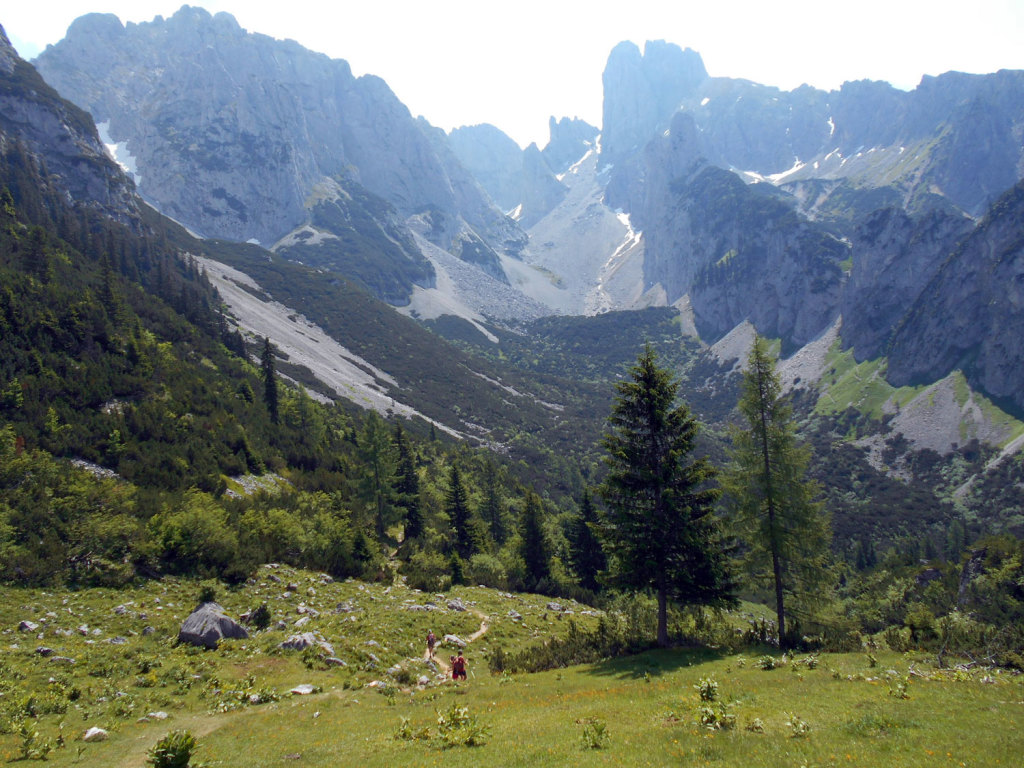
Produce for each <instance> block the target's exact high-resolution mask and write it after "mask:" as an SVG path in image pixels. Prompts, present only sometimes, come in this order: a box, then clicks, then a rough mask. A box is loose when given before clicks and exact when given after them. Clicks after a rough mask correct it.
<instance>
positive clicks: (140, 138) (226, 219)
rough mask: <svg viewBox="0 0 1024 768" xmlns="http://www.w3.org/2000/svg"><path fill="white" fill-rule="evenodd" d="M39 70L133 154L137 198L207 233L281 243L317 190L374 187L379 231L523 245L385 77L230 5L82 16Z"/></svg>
mask: <svg viewBox="0 0 1024 768" xmlns="http://www.w3.org/2000/svg"><path fill="white" fill-rule="evenodd" d="M37 66H38V68H39V70H40V72H41V73H42V74H43V76H44V77H46V79H47V80H48V81H49V82H51V83H53V84H54V85H55V86H56V87H57V88H58V89H59V90H60V91H61V93H63V94H64V95H65V96H66V97H68V98H70V99H72V100H73V101H75V102H76V103H78V104H79V105H80V106H82V107H83V108H85V109H87V110H88V111H90V112H91V113H92V114H93V116H94V117H95V119H96V120H97V121H100V122H103V123H105V127H106V129H107V131H108V133H109V136H110V139H111V142H112V143H113V144H115V145H116V146H117V148H118V151H119V152H124V153H126V154H128V155H130V156H131V162H132V163H133V164H134V167H135V168H136V169H137V173H138V178H139V179H140V180H139V181H138V184H139V189H140V191H141V193H142V194H143V196H144V197H146V198H147V199H148V200H149V201H150V202H152V203H153V204H154V205H155V207H157V208H158V209H159V210H160V211H161V212H163V213H166V214H168V215H170V216H171V217H173V218H175V219H177V220H178V221H180V222H182V223H184V224H186V225H188V226H189V227H190V228H192V229H193V230H195V231H197V232H199V233H201V234H203V235H206V236H214V237H221V238H226V239H231V240H250V239H254V240H256V241H258V242H260V243H263V244H266V245H270V244H273V243H275V242H277V241H279V240H281V239H282V238H284V237H286V236H288V235H289V234H290V233H292V232H294V231H296V230H297V229H298V228H302V227H303V226H305V225H306V224H308V223H309V222H310V221H311V218H312V217H313V216H314V215H315V213H316V212H315V211H314V210H313V209H314V208H315V207H316V205H317V202H318V201H319V199H320V196H319V195H318V193H317V190H318V189H321V188H326V187H330V186H331V184H332V183H340V184H342V186H345V187H346V188H349V187H352V186H353V185H354V186H356V187H359V188H360V189H362V190H364V191H365V192H366V195H362V194H360V195H358V196H357V197H358V198H359V200H360V201H361V202H360V205H366V206H369V210H367V211H365V212H364V213H366V214H367V215H368V216H369V217H370V218H378V219H380V221H378V223H377V224H373V225H370V224H367V226H368V227H369V231H370V232H371V237H372V238H376V237H377V236H378V235H379V232H380V227H381V226H383V227H384V229H387V228H388V227H390V226H392V224H393V222H391V221H390V217H391V216H392V212H390V209H388V206H392V207H393V209H394V211H393V213H394V215H397V216H398V217H399V220H402V221H404V220H405V219H408V218H409V217H412V216H415V215H419V214H421V213H422V212H424V211H433V212H435V213H436V215H437V216H439V217H441V218H443V219H444V220H445V221H447V222H451V223H452V226H449V227H447V228H446V229H445V232H447V233H448V236H450V237H451V238H455V237H456V236H457V235H458V233H459V231H460V230H461V229H468V230H472V232H473V233H474V236H476V237H480V238H482V239H483V240H485V241H486V242H488V243H490V244H491V245H492V246H493V247H496V248H498V249H500V250H508V249H509V248H510V247H512V248H515V247H521V245H519V241H520V240H521V239H522V234H521V233H520V232H519V231H518V228H517V227H516V224H515V222H513V221H511V220H508V219H506V218H505V217H504V216H503V215H502V213H501V212H500V211H498V210H497V209H496V208H495V207H494V205H493V204H492V203H491V201H490V200H489V199H488V198H487V196H486V195H485V194H484V193H483V191H482V190H481V188H480V186H479V184H477V182H476V181H475V180H474V179H472V177H471V176H470V175H469V174H468V173H467V172H466V170H465V169H464V168H463V167H462V166H461V165H460V164H459V162H458V160H457V159H456V158H455V156H454V155H453V154H452V152H451V150H450V148H449V147H448V146H447V141H446V138H445V136H444V134H443V132H439V131H437V130H436V129H433V128H432V127H431V126H430V125H429V124H426V123H425V121H417V120H415V119H414V118H413V117H412V115H411V114H410V112H409V110H408V109H407V108H406V107H405V105H404V104H402V103H401V102H400V101H399V100H398V98H397V97H396V96H395V95H394V93H393V92H392V91H391V89H390V88H389V87H388V85H387V83H385V82H384V81H383V80H381V79H380V78H378V77H374V76H370V75H367V76H363V77H359V78H356V77H353V75H352V70H351V68H350V67H349V65H348V63H347V62H346V61H344V60H341V59H331V58H329V57H328V56H325V55H324V54H320V53H315V52H313V51H309V50H306V49H305V48H303V47H302V46H300V45H299V44H298V43H295V42H294V41H280V40H275V39H273V38H271V37H269V36H267V35H260V34H251V33H249V32H246V31H245V30H244V29H242V28H241V27H240V26H239V24H238V22H237V21H236V20H235V19H234V17H232V16H231V15H229V14H225V13H219V14H217V15H213V16H211V15H210V13H209V12H207V11H206V10H204V9H202V8H194V7H190V6H184V7H182V8H181V9H180V10H179V11H178V12H177V13H175V14H174V15H173V16H171V17H170V18H168V19H164V18H163V17H157V18H156V19H154V20H153V21H151V22H145V23H140V24H128V25H127V26H121V24H120V22H119V21H117V19H116V17H112V16H102V15H90V16H86V17H83V18H82V19H79V20H78V21H76V22H75V23H74V24H72V25H71V28H70V29H69V31H68V35H67V37H66V38H65V39H64V40H62V41H61V42H59V43H57V44H56V45H54V46H51V47H50V48H48V49H47V50H46V51H45V52H44V53H43V54H42V55H41V56H40V57H39V58H38V59H37ZM438 133H440V136H439V135H438ZM385 209H388V211H389V212H388V213H386V214H385V213H383V211H385ZM347 210H348V213H349V214H351V215H354V210H353V209H347ZM381 217H383V218H381ZM342 218H344V217H342ZM357 218H358V219H359V220H360V221H364V222H365V220H364V219H363V218H361V217H357ZM384 219H388V221H384ZM332 221H333V219H332ZM335 226H342V221H341V219H339V220H338V221H337V222H335ZM358 226H362V224H358ZM453 227H454V228H453ZM344 228H345V230H346V231H347V230H348V228H350V223H344ZM331 234H333V235H336V236H344V234H345V233H344V232H333V231H332V232H331ZM437 244H438V245H440V246H441V247H448V246H449V245H451V242H447V241H446V242H443V243H437ZM367 258H372V254H368V255H367ZM410 258H412V260H413V261H414V262H416V261H418V260H419V257H417V256H416V255H415V254H410ZM364 266H368V265H364ZM413 269H414V271H415V272H416V273H417V275H418V274H419V271H420V270H419V266H417V265H415V264H414V265H413ZM410 279H411V280H412V282H413V283H416V284H418V281H420V278H419V277H418V276H412V277H411V278H410ZM405 282H407V281H404V280H400V281H399V283H400V284H401V283H405ZM387 295H388V296H389V297H392V294H391V293H390V292H389V293H388V294H387Z"/></svg>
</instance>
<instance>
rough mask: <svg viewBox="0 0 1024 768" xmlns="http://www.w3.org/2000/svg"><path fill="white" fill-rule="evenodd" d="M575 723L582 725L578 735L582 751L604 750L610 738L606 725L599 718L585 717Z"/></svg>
mask: <svg viewBox="0 0 1024 768" xmlns="http://www.w3.org/2000/svg"><path fill="white" fill-rule="evenodd" d="M577 722H579V723H581V724H582V725H583V730H582V732H581V733H580V741H581V742H582V743H583V749H604V748H605V747H607V746H608V742H609V741H610V739H611V737H610V735H609V733H608V724H607V723H606V722H605V721H604V720H602V719H601V718H599V717H586V718H584V719H582V720H578V721H577Z"/></svg>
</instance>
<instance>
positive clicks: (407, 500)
mask: <svg viewBox="0 0 1024 768" xmlns="http://www.w3.org/2000/svg"><path fill="white" fill-rule="evenodd" d="M394 442H395V449H396V450H397V452H398V478H397V482H396V484H395V491H396V493H397V498H396V501H395V503H396V504H397V505H398V506H399V507H401V508H402V509H403V510H404V517H405V531H404V537H405V540H406V541H408V540H409V539H415V538H417V537H418V536H420V535H421V534H422V533H423V510H422V508H421V507H420V478H419V475H418V474H417V473H416V462H415V460H414V459H413V454H412V448H411V447H410V446H409V441H408V440H406V439H405V430H403V429H402V425H401V424H399V423H398V422H396V423H395V435H394Z"/></svg>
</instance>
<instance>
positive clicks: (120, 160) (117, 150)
mask: <svg viewBox="0 0 1024 768" xmlns="http://www.w3.org/2000/svg"><path fill="white" fill-rule="evenodd" d="M96 132H97V133H98V134H99V137H100V141H102V142H103V146H104V147H106V148H107V154H109V155H110V159H111V160H113V161H114V162H115V163H117V164H118V165H120V166H121V168H122V169H123V170H124V172H125V173H127V174H128V175H129V176H131V177H132V181H134V182H135V186H139V185H140V184H142V176H141V175H140V174H139V169H138V166H137V164H136V162H135V155H133V154H132V153H131V152H129V151H128V142H127V141H114V139H113V138H112V137H111V136H110V121H109V120H104V121H103V122H102V123H97V124H96Z"/></svg>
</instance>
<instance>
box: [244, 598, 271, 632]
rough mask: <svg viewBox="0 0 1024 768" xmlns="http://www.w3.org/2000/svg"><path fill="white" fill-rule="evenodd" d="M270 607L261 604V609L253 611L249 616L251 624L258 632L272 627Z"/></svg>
mask: <svg viewBox="0 0 1024 768" xmlns="http://www.w3.org/2000/svg"><path fill="white" fill-rule="evenodd" d="M270 620H271V615H270V607H269V606H268V605H267V604H266V603H260V604H259V607H257V608H255V609H253V612H252V613H251V614H250V615H249V623H250V624H252V625H253V627H255V628H256V629H257V630H264V629H266V628H267V627H269V626H270Z"/></svg>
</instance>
